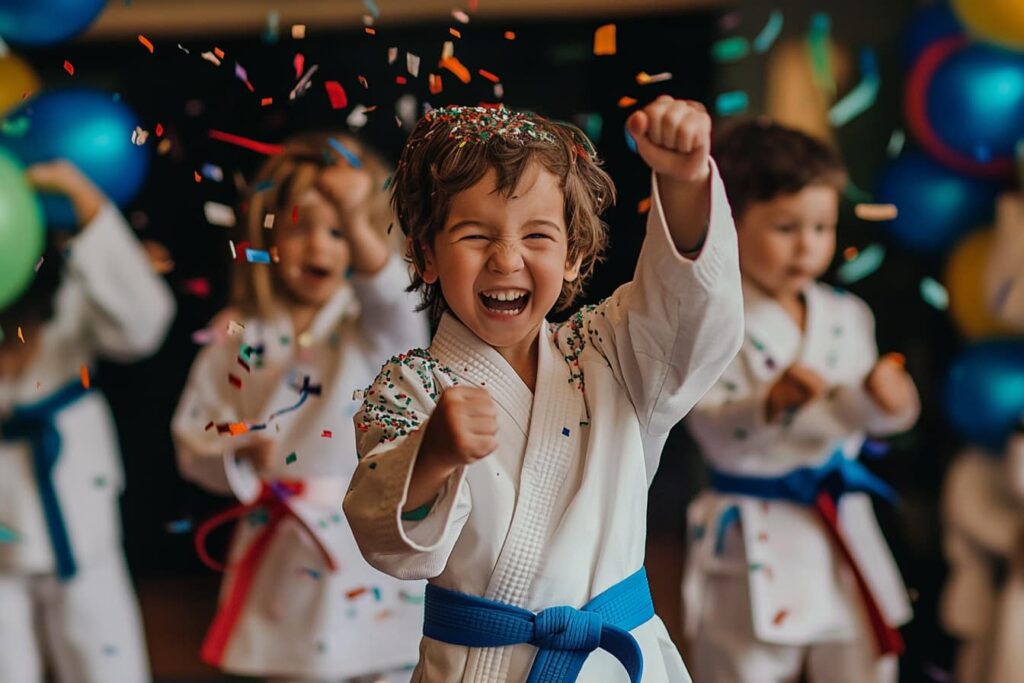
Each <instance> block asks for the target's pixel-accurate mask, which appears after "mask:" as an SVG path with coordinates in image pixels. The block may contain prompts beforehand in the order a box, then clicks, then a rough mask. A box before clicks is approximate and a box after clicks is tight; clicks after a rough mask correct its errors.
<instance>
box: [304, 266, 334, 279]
mask: <svg viewBox="0 0 1024 683" xmlns="http://www.w3.org/2000/svg"><path fill="white" fill-rule="evenodd" d="M302 272H303V274H305V275H308V276H310V277H313V278H318V279H319V278H325V277H328V276H330V274H331V271H329V270H328V269H326V268H321V267H320V266H303V267H302Z"/></svg>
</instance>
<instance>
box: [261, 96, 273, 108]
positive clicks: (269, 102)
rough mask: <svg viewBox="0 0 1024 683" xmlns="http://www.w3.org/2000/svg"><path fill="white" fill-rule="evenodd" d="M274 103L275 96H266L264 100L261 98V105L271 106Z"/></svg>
mask: <svg viewBox="0 0 1024 683" xmlns="http://www.w3.org/2000/svg"><path fill="white" fill-rule="evenodd" d="M273 103H274V98H273V97H264V98H263V99H262V100H260V106H261V107H269V106H270V105H272V104H273Z"/></svg>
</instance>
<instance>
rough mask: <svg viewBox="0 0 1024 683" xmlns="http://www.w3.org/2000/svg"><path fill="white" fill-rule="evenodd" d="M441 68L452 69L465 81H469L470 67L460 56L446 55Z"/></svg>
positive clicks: (457, 76)
mask: <svg viewBox="0 0 1024 683" xmlns="http://www.w3.org/2000/svg"><path fill="white" fill-rule="evenodd" d="M441 68H442V69H448V70H449V71H451V72H452V73H453V74H455V76H456V78H458V79H459V80H460V81H462V82H463V83H469V79H470V76H469V69H467V68H466V67H465V65H464V64H463V63H462V62H460V61H459V58H458V57H445V58H444V59H442V60H441Z"/></svg>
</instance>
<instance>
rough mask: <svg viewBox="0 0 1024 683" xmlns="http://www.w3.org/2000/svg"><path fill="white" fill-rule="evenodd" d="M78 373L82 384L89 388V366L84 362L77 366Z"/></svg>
mask: <svg viewBox="0 0 1024 683" xmlns="http://www.w3.org/2000/svg"><path fill="white" fill-rule="evenodd" d="M78 374H79V376H80V377H81V379H82V386H83V387H84V388H86V389H88V388H89V368H88V367H87V366H85V365H84V364H83V365H82V366H81V367H79V368H78Z"/></svg>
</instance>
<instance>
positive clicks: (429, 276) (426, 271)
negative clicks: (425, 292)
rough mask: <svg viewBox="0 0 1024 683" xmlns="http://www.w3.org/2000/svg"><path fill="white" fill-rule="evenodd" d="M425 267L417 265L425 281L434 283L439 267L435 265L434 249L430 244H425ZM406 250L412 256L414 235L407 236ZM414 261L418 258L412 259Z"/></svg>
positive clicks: (429, 283)
mask: <svg viewBox="0 0 1024 683" xmlns="http://www.w3.org/2000/svg"><path fill="white" fill-rule="evenodd" d="M422 246H423V269H422V270H421V269H420V268H418V267H417V270H418V271H419V275H420V277H421V278H423V281H424V282H426V283H427V284H428V285H432V284H434V283H435V282H437V267H436V266H435V265H434V250H433V249H431V248H430V247H429V246H428V245H426V244H423V245H422ZM405 248H406V251H407V252H408V253H409V255H410V256H412V253H413V250H412V237H406V238H405ZM412 262H413V263H416V259H412Z"/></svg>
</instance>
